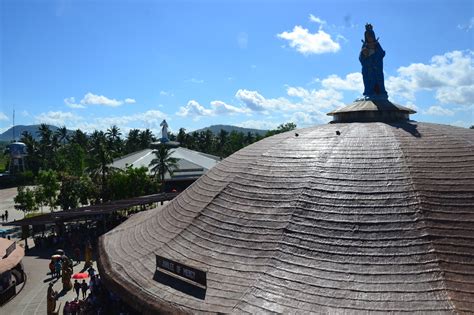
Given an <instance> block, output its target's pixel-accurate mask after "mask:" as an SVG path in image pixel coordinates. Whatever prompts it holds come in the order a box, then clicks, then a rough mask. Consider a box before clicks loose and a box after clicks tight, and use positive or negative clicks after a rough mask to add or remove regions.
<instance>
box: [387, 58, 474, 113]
mask: <svg viewBox="0 0 474 315" xmlns="http://www.w3.org/2000/svg"><path fill="white" fill-rule="evenodd" d="M473 56H474V52H473V51H451V52H448V53H445V54H444V55H437V56H434V57H433V58H431V60H430V62H429V63H428V64H423V63H413V64H411V65H409V66H406V67H400V68H398V70H397V72H398V76H390V77H389V78H388V79H387V80H386V85H387V90H388V92H389V94H398V95H401V96H403V97H404V98H406V99H408V100H410V101H414V100H415V96H416V92H418V91H421V90H426V91H435V98H436V99H437V100H438V101H439V102H440V103H441V104H458V105H465V106H469V105H472V104H473V102H474V66H473Z"/></svg>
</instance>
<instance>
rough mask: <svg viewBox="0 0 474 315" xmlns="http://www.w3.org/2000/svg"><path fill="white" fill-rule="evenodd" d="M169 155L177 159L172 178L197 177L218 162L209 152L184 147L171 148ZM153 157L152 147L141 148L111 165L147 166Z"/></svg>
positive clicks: (217, 158) (123, 166)
mask: <svg viewBox="0 0 474 315" xmlns="http://www.w3.org/2000/svg"><path fill="white" fill-rule="evenodd" d="M171 157H173V158H175V159H177V160H178V163H177V169H176V170H175V172H174V174H173V178H175V177H178V176H179V177H180V178H184V177H186V176H189V177H192V178H194V177H199V176H201V175H202V174H204V173H205V172H207V171H208V170H210V169H211V168H212V167H213V166H214V165H216V164H217V163H219V161H220V158H219V157H217V156H213V155H210V154H205V153H201V152H197V151H193V150H189V149H186V148H181V147H178V148H172V149H171ZM154 158H155V155H154V154H153V150H152V149H145V150H141V151H138V152H135V153H132V154H129V155H126V156H124V157H121V158H118V159H116V160H115V161H114V162H113V163H112V166H113V167H116V168H120V169H125V168H126V167H127V166H128V167H130V166H132V167H137V168H138V167H142V166H144V167H147V168H148V166H149V165H150V162H151V161H152V160H153V159H154ZM165 178H166V179H169V178H170V176H169V174H166V176H165Z"/></svg>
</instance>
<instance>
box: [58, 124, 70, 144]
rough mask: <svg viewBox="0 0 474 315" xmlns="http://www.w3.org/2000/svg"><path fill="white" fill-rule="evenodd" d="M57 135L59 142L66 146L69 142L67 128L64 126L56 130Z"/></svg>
mask: <svg viewBox="0 0 474 315" xmlns="http://www.w3.org/2000/svg"><path fill="white" fill-rule="evenodd" d="M56 135H57V137H58V138H59V139H58V140H59V142H61V141H62V143H63V145H64V144H66V141H68V140H69V139H68V135H67V128H66V126H62V127H60V128H58V130H56Z"/></svg>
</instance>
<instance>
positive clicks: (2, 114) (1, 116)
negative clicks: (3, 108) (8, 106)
mask: <svg viewBox="0 0 474 315" xmlns="http://www.w3.org/2000/svg"><path fill="white" fill-rule="evenodd" d="M2 120H4V121H8V120H9V119H8V116H7V115H5V114H4V113H2V112H0V121H2Z"/></svg>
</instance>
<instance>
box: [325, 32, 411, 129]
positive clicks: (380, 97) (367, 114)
mask: <svg viewBox="0 0 474 315" xmlns="http://www.w3.org/2000/svg"><path fill="white" fill-rule="evenodd" d="M384 56H385V51H384V50H383V49H382V46H381V45H380V42H379V38H376V37H375V32H374V29H373V26H372V24H369V23H368V24H366V25H365V33H364V39H363V40H362V48H361V50H360V54H359V61H360V63H361V65H362V78H363V81H364V93H363V95H364V96H363V97H362V98H359V99H357V100H355V102H354V103H352V104H350V105H347V106H345V107H343V108H340V109H337V110H334V111H332V112H330V113H328V115H329V116H333V117H334V120H333V121H332V122H333V123H338V122H376V121H378V122H393V121H406V120H409V115H410V114H415V113H416V111H414V110H413V109H411V108H408V107H404V106H401V105H397V104H394V103H392V102H390V101H389V100H388V94H387V91H386V90H385V84H384V76H383V57H384Z"/></svg>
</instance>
